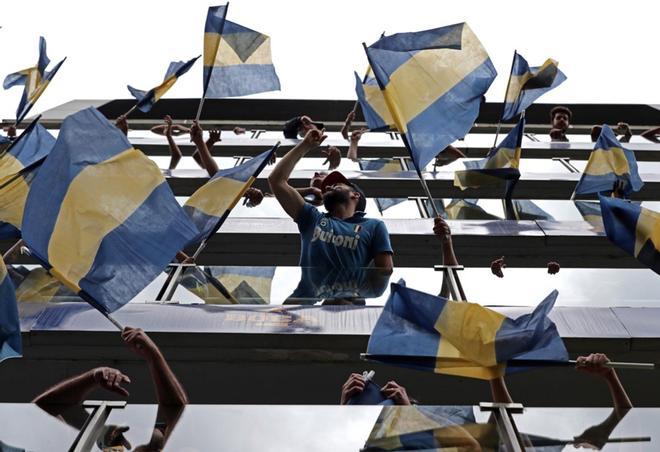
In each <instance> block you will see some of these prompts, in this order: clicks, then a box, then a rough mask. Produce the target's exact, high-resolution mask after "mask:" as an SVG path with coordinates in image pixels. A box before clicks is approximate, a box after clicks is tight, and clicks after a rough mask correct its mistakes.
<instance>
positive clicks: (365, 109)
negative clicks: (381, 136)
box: [354, 67, 396, 131]
mask: <svg viewBox="0 0 660 452" xmlns="http://www.w3.org/2000/svg"><path fill="white" fill-rule="evenodd" d="M354 74H355V93H356V94H357V98H358V102H360V107H361V108H362V114H363V115H364V120H365V121H366V122H367V127H369V130H371V131H382V130H388V129H390V128H391V127H396V126H395V125H394V120H393V119H392V114H391V113H390V111H389V110H388V109H387V103H385V97H383V92H382V91H381V90H380V87H379V86H378V82H377V81H376V79H375V78H374V73H373V71H372V70H371V67H369V69H368V70H367V74H366V75H365V77H364V80H360V77H359V76H358V74H357V72H354Z"/></svg>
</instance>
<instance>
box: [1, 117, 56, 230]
mask: <svg viewBox="0 0 660 452" xmlns="http://www.w3.org/2000/svg"><path fill="white" fill-rule="evenodd" d="M54 145H55V137H53V136H52V135H51V134H50V133H49V132H48V131H47V130H46V128H45V127H43V126H42V125H41V124H38V123H37V120H35V121H33V122H32V124H30V125H29V126H28V127H27V129H25V131H24V132H23V133H22V134H21V135H20V136H19V137H18V138H17V139H16V140H15V141H14V142H13V143H12V145H11V147H10V148H9V149H8V150H7V152H5V153H4V154H3V155H2V156H0V221H2V222H5V223H9V225H11V226H13V227H14V228H15V229H19V230H20V229H21V224H22V222H23V210H24V208H25V202H26V200H27V196H28V192H29V190H30V185H31V183H32V180H33V179H34V177H35V175H36V174H37V171H38V170H39V167H40V166H41V164H42V163H43V161H44V159H45V158H46V156H48V154H49V153H50V151H51V149H53V146H54ZM7 228H8V227H7ZM6 231H7V232H9V229H6ZM19 236H20V234H19Z"/></svg>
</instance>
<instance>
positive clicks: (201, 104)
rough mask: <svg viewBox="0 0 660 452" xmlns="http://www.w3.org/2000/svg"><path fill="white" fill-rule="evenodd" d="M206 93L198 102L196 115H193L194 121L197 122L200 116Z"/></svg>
mask: <svg viewBox="0 0 660 452" xmlns="http://www.w3.org/2000/svg"><path fill="white" fill-rule="evenodd" d="M205 96H206V93H204V95H203V96H202V98H201V99H200V100H199V106H198V107H197V114H196V115H195V121H199V118H200V116H202V108H204V99H205V98H206V97H205Z"/></svg>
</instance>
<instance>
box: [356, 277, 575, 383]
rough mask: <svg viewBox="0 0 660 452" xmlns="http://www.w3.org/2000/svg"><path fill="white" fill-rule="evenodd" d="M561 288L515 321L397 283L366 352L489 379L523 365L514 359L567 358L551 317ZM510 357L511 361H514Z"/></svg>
mask: <svg viewBox="0 0 660 452" xmlns="http://www.w3.org/2000/svg"><path fill="white" fill-rule="evenodd" d="M557 295H558V292H557V291H556V290H555V291H553V292H552V293H550V295H548V296H547V297H546V299H545V300H543V301H542V302H541V303H540V304H539V305H538V306H537V307H536V309H535V310H534V312H532V313H531V314H526V315H523V316H521V317H519V318H517V319H515V320H513V319H510V318H508V317H505V316H504V315H502V314H500V313H498V312H495V311H493V310H490V309H488V308H485V307H483V306H481V305H478V304H475V303H466V302H459V301H450V300H447V299H445V298H442V297H436V296H433V295H429V294H426V293H423V292H418V291H416V290H413V289H408V288H406V287H405V286H404V285H401V284H392V286H391V294H390V298H389V299H388V300H387V303H386V304H385V307H384V308H383V312H382V313H381V315H380V317H379V319H378V322H377V323H376V326H375V327H374V329H373V332H372V333H371V338H370V339H369V345H368V347H367V356H368V358H369V359H372V360H375V361H381V362H384V363H389V364H394V365H399V366H403V367H410V368H414V369H419V370H425V371H429V372H435V373H440V374H447V375H457V376H463V377H470V378H479V379H486V380H490V379H493V378H497V377H501V376H503V375H505V374H506V373H510V372H512V371H514V370H520V368H516V367H513V363H514V362H515V360H542V361H560V362H564V361H567V360H568V354H567V352H566V348H565V347H564V343H563V342H562V340H561V337H559V334H558V333H557V328H556V326H555V324H554V323H553V322H552V321H551V320H550V319H549V318H548V313H549V312H550V310H551V309H552V307H553V306H554V303H555V300H556V298H557ZM509 361H511V362H510V363H509Z"/></svg>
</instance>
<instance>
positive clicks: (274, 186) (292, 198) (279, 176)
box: [268, 129, 326, 220]
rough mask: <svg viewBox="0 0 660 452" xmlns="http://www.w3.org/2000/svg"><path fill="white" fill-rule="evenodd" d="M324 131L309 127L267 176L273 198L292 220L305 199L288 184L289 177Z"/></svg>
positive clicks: (324, 136)
mask: <svg viewBox="0 0 660 452" xmlns="http://www.w3.org/2000/svg"><path fill="white" fill-rule="evenodd" d="M324 132H325V129H324V130H321V131H319V130H317V129H311V130H310V131H308V132H307V134H306V135H305V139H304V140H302V141H301V142H300V143H298V144H297V145H296V146H295V147H294V148H293V149H291V150H290V151H289V152H288V153H287V154H286V155H285V156H284V157H282V158H281V159H280V161H279V162H278V163H277V165H276V166H275V168H274V169H273V171H272V172H271V173H270V175H269V176H268V183H269V184H270V189H271V190H272V192H273V194H274V195H275V198H277V201H278V202H279V203H280V205H281V206H282V208H283V209H284V211H285V212H286V213H287V215H289V216H290V217H291V218H293V219H294V220H296V219H297V218H298V216H299V214H300V211H301V209H302V208H303V206H304V205H305V200H304V199H303V197H302V196H301V195H300V193H298V191H297V190H296V189H294V188H293V187H292V186H291V185H289V177H290V176H291V172H292V171H293V168H294V167H295V166H296V163H298V161H299V160H300V159H301V158H303V157H304V156H305V155H306V154H307V153H308V152H309V151H311V150H312V149H314V148H315V147H317V146H319V145H320V144H321V143H322V142H323V140H325V139H326V135H324V134H323V133H324Z"/></svg>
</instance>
